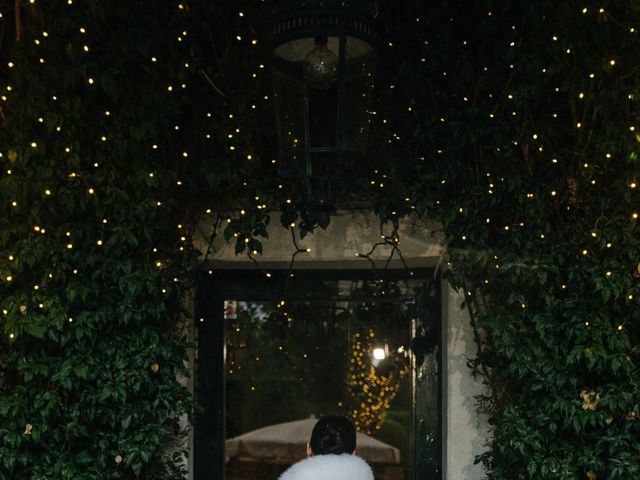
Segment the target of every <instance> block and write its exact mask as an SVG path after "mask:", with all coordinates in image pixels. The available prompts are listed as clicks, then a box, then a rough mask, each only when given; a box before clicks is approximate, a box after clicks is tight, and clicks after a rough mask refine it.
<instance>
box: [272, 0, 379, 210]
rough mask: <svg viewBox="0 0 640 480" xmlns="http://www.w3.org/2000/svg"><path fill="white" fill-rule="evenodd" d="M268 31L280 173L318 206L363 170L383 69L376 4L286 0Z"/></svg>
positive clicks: (277, 8) (273, 16) (281, 4)
mask: <svg viewBox="0 0 640 480" xmlns="http://www.w3.org/2000/svg"><path fill="white" fill-rule="evenodd" d="M276 5H277V6H276V7H275V8H274V9H273V10H272V12H271V16H270V24H269V28H268V30H267V38H266V40H267V44H268V48H269V51H270V56H271V65H272V76H273V87H274V104H275V112H276V129H277V134H278V153H279V159H278V162H279V172H280V175H282V176H283V177H297V178H300V179H301V180H302V181H303V182H304V183H305V185H306V186H307V188H308V191H309V193H310V195H311V197H312V200H313V201H315V202H317V203H320V204H323V203H329V202H330V198H331V185H332V183H334V182H335V181H338V180H344V179H346V178H348V177H349V176H350V175H351V174H352V173H351V172H353V171H354V170H355V169H357V168H358V167H360V168H363V162H364V160H365V155H366V150H367V136H368V132H369V121H370V118H369V116H370V109H371V103H372V94H373V87H374V74H375V69H376V63H377V58H378V55H377V52H376V45H377V43H378V32H377V29H376V8H375V4H374V3H373V2H371V1H346V0H345V1H321V0H315V1H314V0H306V1H305V0H299V1H280V2H278V3H277V4H276Z"/></svg>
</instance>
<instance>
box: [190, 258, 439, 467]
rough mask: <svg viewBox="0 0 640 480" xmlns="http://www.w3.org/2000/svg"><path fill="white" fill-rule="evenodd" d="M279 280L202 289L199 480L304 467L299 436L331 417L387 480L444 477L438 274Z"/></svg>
mask: <svg viewBox="0 0 640 480" xmlns="http://www.w3.org/2000/svg"><path fill="white" fill-rule="evenodd" d="M270 274H271V276H270V278H267V277H266V276H265V275H264V273H261V272H258V271H254V270H251V271H247V270H243V271H227V272H221V273H218V274H216V275H215V276H214V277H213V278H210V279H208V280H207V281H206V282H203V284H202V285H200V288H199V292H198V298H197V316H196V323H197V347H198V348H197V361H196V395H197V398H198V401H199V403H200V405H201V407H202V411H201V412H200V413H199V415H198V416H197V418H196V422H195V426H194V479H195V480H209V479H213V478H216V479H225V480H239V479H245V480H267V479H276V478H277V477H278V475H279V474H280V473H281V472H282V471H283V470H284V469H286V468H287V467H288V466H289V465H290V464H291V463H293V462H294V461H296V460H298V459H300V458H302V457H304V454H305V448H304V447H305V445H304V443H305V442H304V438H303V439H302V440H299V441H294V437H296V436H300V435H302V437H306V433H302V434H301V433H300V432H301V431H304V428H308V429H310V428H311V426H312V425H313V423H314V420H313V418H314V417H318V416H320V415H327V414H339V415H344V416H346V417H348V418H350V419H351V420H352V421H353V423H354V424H355V425H356V427H357V429H358V431H359V437H358V442H359V445H361V447H360V448H359V451H358V453H359V454H360V455H361V456H363V458H365V459H366V460H367V461H368V462H369V464H370V465H371V466H372V468H373V469H374V472H375V477H376V479H380V480H417V479H422V478H430V479H440V478H442V473H441V471H442V469H441V454H442V447H441V445H442V441H441V431H442V405H441V398H442V395H441V392H442V384H441V383H442V380H441V375H440V365H441V348H440V347H441V344H440V342H441V335H440V323H441V315H440V308H441V306H440V291H439V287H440V282H439V280H438V279H434V272H433V270H431V269H423V270H417V271H413V272H412V273H411V274H410V273H409V272H406V271H403V270H391V271H387V272H385V277H384V281H380V279H379V278H378V277H377V275H375V272H373V271H369V270H350V271H343V270H304V271H295V277H293V278H288V277H289V273H288V272H285V271H280V272H270ZM269 429H271V430H273V432H271V431H270V430H269ZM274 429H275V430H274ZM300 429H303V430H300ZM256 431H257V433H256ZM270 432H271V433H272V436H271V437H269V433H270ZM269 438H271V440H268V439H269ZM265 439H267V440H265ZM296 442H297V443H296ZM283 443H284V446H283ZM298 444H300V445H298Z"/></svg>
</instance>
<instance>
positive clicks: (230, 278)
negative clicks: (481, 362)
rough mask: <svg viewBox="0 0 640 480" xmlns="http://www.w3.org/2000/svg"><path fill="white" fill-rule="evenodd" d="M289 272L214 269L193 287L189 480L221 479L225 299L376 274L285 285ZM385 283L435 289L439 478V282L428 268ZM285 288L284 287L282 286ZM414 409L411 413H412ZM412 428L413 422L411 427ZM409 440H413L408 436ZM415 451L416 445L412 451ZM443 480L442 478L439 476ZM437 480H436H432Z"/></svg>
mask: <svg viewBox="0 0 640 480" xmlns="http://www.w3.org/2000/svg"><path fill="white" fill-rule="evenodd" d="M289 273H290V272H289V271H288V270H284V269H283V270H270V277H267V276H266V275H265V273H264V272H261V271H259V270H257V269H238V270H218V271H217V272H216V274H215V275H211V276H209V277H207V278H205V279H203V280H202V281H201V282H200V283H199V284H198V285H197V288H196V303H195V318H194V320H195V322H196V329H197V333H196V355H195V372H194V373H195V382H194V384H195V395H196V399H197V401H198V404H199V406H200V410H199V412H198V413H197V415H196V418H195V422H194V426H193V452H192V455H193V463H192V465H193V479H194V480H211V479H220V480H222V479H224V475H225V458H224V439H225V400H226V391H225V371H224V365H225V356H226V355H225V342H224V321H223V310H224V307H223V305H224V300H226V299H236V300H264V301H268V300H277V299H279V298H281V297H282V295H283V293H284V291H285V288H286V290H287V298H289V299H292V298H300V297H304V292H303V291H300V290H299V289H297V288H296V286H297V285H298V281H296V280H298V279H301V278H306V279H313V278H315V277H316V276H318V275H321V276H322V278H323V279H325V280H376V279H378V278H379V275H380V273H379V272H376V271H373V270H369V269H352V270H338V269H308V270H307V269H305V270H295V279H293V280H290V281H289V282H287V277H288V276H289ZM384 279H385V280H426V279H431V282H432V284H431V287H430V288H432V289H434V290H435V295H433V301H434V305H433V306H432V308H430V311H432V312H437V316H436V318H435V319H434V323H435V324H436V325H437V326H438V327H440V330H439V331H438V332H437V335H438V337H439V346H440V348H439V349H438V353H437V362H438V365H439V373H438V380H439V381H438V396H439V402H440V415H439V433H440V442H441V446H440V450H441V452H442V455H441V462H440V463H441V465H440V472H441V475H442V474H443V472H444V458H443V457H444V452H445V448H446V447H445V445H444V441H445V440H446V438H445V435H444V434H443V433H444V432H443V428H442V427H443V422H444V420H445V415H446V409H445V404H444V400H445V399H444V398H443V395H442V392H443V388H444V382H445V376H444V373H445V368H444V365H443V362H442V358H443V352H444V351H445V350H444V348H443V347H444V346H445V345H444V342H446V335H444V332H443V331H442V323H443V322H442V320H443V315H442V311H441V310H442V305H441V297H442V293H441V284H440V283H441V282H440V278H439V275H435V270H434V269H433V268H420V269H413V270H412V271H411V272H409V271H407V270H406V269H390V270H386V271H385V272H384ZM285 285H286V287H285ZM414 410H415V409H414ZM412 423H414V424H415V422H412ZM412 436H413V435H412ZM414 439H415V436H414ZM414 451H415V446H414ZM441 478H444V477H441ZM433 480H436V479H433Z"/></svg>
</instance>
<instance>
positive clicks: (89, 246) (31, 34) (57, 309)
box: [0, 0, 193, 480]
mask: <svg viewBox="0 0 640 480" xmlns="http://www.w3.org/2000/svg"><path fill="white" fill-rule="evenodd" d="M18 3H20V2H18ZM21 3H22V5H21V7H20V15H19V16H17V13H18V12H17V11H12V10H11V9H4V10H3V11H2V18H1V19H0V21H1V22H3V23H2V42H3V43H2V53H1V57H2V60H3V61H2V67H1V72H2V73H1V74H0V79H1V80H0V83H1V84H2V103H1V108H2V110H1V112H2V115H1V116H0V127H1V128H0V165H1V173H0V308H1V312H0V313H1V314H2V315H1V316H0V329H1V331H2V335H1V336H0V366H1V369H0V478H2V479H7V480H9V479H11V480H19V479H32V480H36V479H74V480H79V479H91V480H95V479H109V478H112V479H116V478H118V479H124V478H154V479H159V478H182V475H181V472H182V470H183V467H182V459H181V457H180V454H179V451H180V449H179V448H177V443H176V442H177V439H179V437H180V432H179V424H178V417H179V416H180V415H181V414H183V413H185V412H188V411H191V409H192V402H191V399H190V395H189V393H188V391H187V390H186V389H185V388H184V387H183V386H182V385H181V384H180V383H179V382H178V375H179V374H182V373H186V371H185V368H184V360H185V351H186V347H187V345H186V342H185V339H184V338H182V335H181V333H180V331H179V329H178V326H177V320H178V319H179V315H180V314H181V308H182V307H181V305H182V303H181V302H182V296H183V292H184V291H185V288H190V284H189V282H187V280H188V278H189V266H190V265H191V264H192V262H193V254H192V250H191V247H190V243H189V242H188V241H187V238H186V234H185V233H183V231H186V230H187V229H188V227H189V226H188V225H187V224H184V222H185V219H186V218H188V216H186V215H185V212H184V210H185V209H186V208H189V206H188V205H187V204H185V203H184V202H181V201H180V195H181V194H180V182H181V175H182V171H181V169H182V168H183V166H182V165H181V162H184V160H183V158H182V155H183V151H184V152H187V150H186V147H185V146H184V145H185V143H184V142H183V141H182V137H181V131H180V128H181V127H182V125H183V124H184V122H185V118H186V112H185V104H186V102H185V99H184V98H185V96H184V95H183V94H182V93H181V90H182V83H183V82H184V83H186V82H187V81H188V79H189V76H190V74H189V70H188V66H187V65H186V64H185V61H188V58H189V56H190V55H189V48H188V46H186V45H184V43H185V42H181V41H178V40H177V39H178V37H180V36H181V35H187V33H182V32H183V30H184V29H185V28H186V27H185V25H186V24H187V17H186V14H184V13H183V9H180V8H179V7H178V5H177V4H175V3H173V2H171V3H168V2H163V3H156V2H154V3H153V5H152V4H151V3H150V2H121V3H117V2H116V3H113V2H99V1H94V2H83V1H77V2H72V1H68V2H67V1H66V0H65V1H64V2H63V1H52V2H45V1H43V2H40V1H38V2H21ZM14 15H16V17H15V21H16V22H20V23H19V25H20V31H19V32H16V29H15V27H14V25H15V23H14ZM18 35H19V41H15V40H16V37H17V36H18ZM11 44H13V45H14V48H13V49H9V48H7V47H8V46H11ZM171 86H173V89H172V88H171ZM180 224H184V225H182V226H180ZM174 452H176V456H175V457H174V456H173V453H174Z"/></svg>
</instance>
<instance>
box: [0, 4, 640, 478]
mask: <svg viewBox="0 0 640 480" xmlns="http://www.w3.org/2000/svg"><path fill="white" fill-rule="evenodd" d="M214 3H215V4H214ZM259 6H262V3H260V5H259ZM257 7H258V6H256V4H255V2H249V1H231V0H228V1H221V2H205V1H200V0H193V1H192V2H181V1H176V2H160V3H158V2H149V1H146V0H136V1H131V2H126V3H123V2H101V1H99V0H85V1H82V0H51V1H44V0H33V1H32V0H24V1H19V2H8V3H7V2H4V3H1V4H0V12H1V13H2V17H0V41H1V42H2V43H1V44H0V47H1V48H0V90H1V91H0V107H1V108H2V110H1V114H0V154H1V156H0V309H1V311H0V314H1V315H0V329H1V332H2V335H1V337H0V366H1V369H0V477H3V478H9V479H12V480H13V479H16V480H21V479H59V478H62V479H71V478H73V479H83V478H86V479H94V478H113V479H128V478H179V477H180V475H181V473H180V470H181V469H182V466H181V465H182V462H181V460H180V458H178V457H176V458H175V459H173V458H170V457H167V452H171V448H170V445H171V444H172V443H175V442H176V439H177V438H178V437H179V432H177V431H176V423H175V421H174V420H175V418H176V416H177V415H179V414H181V413H183V412H185V411H188V410H190V409H191V400H190V397H189V395H188V392H186V391H185V389H184V388H183V387H182V386H180V384H179V382H178V381H177V377H176V375H177V374H178V373H180V372H182V370H183V360H184V358H185V352H186V348H187V346H186V344H185V342H184V340H183V339H182V338H180V334H179V330H177V328H176V324H177V322H178V318H179V316H180V314H181V308H182V307H181V305H182V303H181V302H182V298H183V294H184V292H185V291H186V290H187V289H190V288H191V287H192V285H193V282H192V280H193V279H194V278H195V272H196V271H197V269H195V267H196V265H197V262H196V258H195V256H194V253H193V252H192V251H191V246H190V245H191V242H190V238H191V232H192V230H193V228H194V225H195V222H196V220H197V218H198V217H199V216H201V215H212V216H213V224H214V225H218V226H219V227H220V228H218V230H220V229H222V227H225V230H226V231H225V235H226V237H227V238H228V239H229V240H231V241H235V242H236V245H237V252H238V253H241V254H246V253H247V252H249V253H252V255H255V256H258V255H259V253H260V251H261V248H262V247H261V243H260V239H261V238H262V237H264V235H265V234H266V226H265V225H266V223H267V222H268V221H269V212H271V211H280V212H284V215H283V216H282V223H283V225H285V226H287V227H288V228H291V227H289V226H290V225H291V223H293V224H294V225H295V226H294V227H293V231H294V233H295V234H297V235H300V233H298V232H304V233H308V232H309V231H312V230H313V229H314V228H317V227H318V226H320V227H323V226H326V224H327V222H328V221H329V220H330V219H329V218H328V216H327V212H325V211H319V210H317V209H314V208H313V206H310V205H309V204H308V203H306V202H305V196H304V189H302V188H300V185H297V184H296V183H295V182H291V181H284V180H282V179H280V178H278V176H277V170H276V165H277V159H276V158H275V154H274V147H273V145H274V135H273V128H272V125H271V118H272V117H271V115H272V113H273V112H272V111H271V94H270V92H269V82H268V81H269V74H268V68H267V65H266V61H265V59H264V57H263V56H261V50H260V46H261V42H260V36H259V32H258V28H257V25H258V23H256V22H257V19H258V18H260V16H261V14H260V12H258V14H257V15H254V14H253V13H252V12H255V11H256V10H255V9H256V8H257ZM380 14H381V17H382V18H381V19H382V20H384V24H385V25H386V26H385V31H384V37H385V39H386V40H387V44H386V46H384V48H383V49H382V52H381V53H382V59H381V63H380V65H381V68H380V69H379V72H378V80H377V81H376V97H377V104H376V106H375V115H374V114H373V112H372V115H371V123H372V126H371V128H372V138H371V148H370V152H371V155H370V158H369V160H370V161H371V163H372V164H373V165H375V169H372V170H369V169H368V168H367V167H363V168H362V175H361V178H359V179H355V180H357V181H356V182H355V183H354V184H353V185H350V187H349V194H350V196H349V199H350V200H352V199H353V198H354V197H355V198H357V200H358V201H359V205H362V204H363V202H364V203H366V204H367V205H370V206H371V208H373V209H374V211H375V212H376V213H377V214H378V215H379V216H380V218H381V220H382V221H389V220H390V221H392V222H393V221H396V220H397V219H398V218H400V217H402V216H404V215H407V214H410V213H415V214H418V215H423V216H425V217H427V218H431V219H434V220H436V221H439V222H440V224H441V225H442V228H443V233H444V234H445V235H446V238H447V241H448V248H449V262H450V264H449V266H448V275H449V278H450V279H451V281H452V283H453V284H454V285H455V286H457V287H460V288H461V289H463V291H464V292H466V295H467V303H468V305H469V307H470V309H471V311H472V312H473V319H472V324H473V326H474V327H475V329H476V341H477V343H478V346H479V352H478V355H477V357H476V358H475V359H473V360H472V362H471V367H472V368H474V371H475V372H476V373H477V374H478V375H479V376H480V377H479V378H482V379H484V381H485V382H486V383H487V386H488V387H489V389H490V391H491V395H490V396H488V397H487V398H484V399H481V402H480V405H479V406H480V408H481V410H482V411H484V412H486V413H488V415H489V418H490V419H491V422H492V424H493V427H494V430H493V437H492V438H491V439H490V440H489V443H488V445H487V451H486V453H485V454H484V455H482V456H481V458H479V461H481V462H482V463H483V464H484V466H485V468H486V471H487V476H488V478H492V479H505V480H506V479H508V480H512V479H520V478H522V479H526V478H545V479H546V478H559V479H574V478H575V479H584V478H587V479H589V480H594V479H597V478H600V479H604V478H606V479H625V480H626V479H631V478H636V477H638V476H639V474H640V442H639V441H638V440H639V437H640V431H639V428H640V423H638V419H637V417H638V415H640V405H639V403H640V402H639V393H640V392H639V389H638V383H637V377H638V361H639V360H640V358H639V352H638V333H639V330H638V320H639V316H640V310H639V304H638V300H639V295H640V291H638V276H639V275H640V273H639V264H640V250H639V248H638V247H639V245H638V221H639V219H638V215H640V209H639V208H638V193H637V190H638V187H637V182H638V178H637V175H638V172H639V164H638V145H639V140H640V137H638V133H639V129H640V122H639V116H638V103H637V102H638V95H639V94H640V93H639V91H638V90H639V89H638V86H639V78H638V75H639V70H638V60H637V58H638V52H639V51H640V41H639V40H638V28H640V9H639V8H638V5H636V2H633V1H630V0H605V1H603V2H601V3H600V4H598V5H596V4H594V3H593V2H582V3H581V2H578V1H575V0H568V1H566V2H565V1H563V2H557V1H551V0H538V1H536V2H519V1H507V0H482V1H477V2H457V1H449V0H437V1H434V2H423V1H419V0H416V1H406V2H404V1H403V2H393V1H388V2H380ZM396 240H397V239H396V238H395V237H394V236H392V238H391V239H390V241H391V242H395V241H396ZM400 245H401V243H400ZM253 252H255V253H253ZM202 253H203V254H205V255H206V251H205V252H202ZM205 273H206V270H205ZM176 332H177V333H176Z"/></svg>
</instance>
